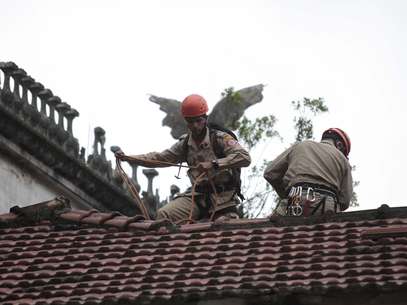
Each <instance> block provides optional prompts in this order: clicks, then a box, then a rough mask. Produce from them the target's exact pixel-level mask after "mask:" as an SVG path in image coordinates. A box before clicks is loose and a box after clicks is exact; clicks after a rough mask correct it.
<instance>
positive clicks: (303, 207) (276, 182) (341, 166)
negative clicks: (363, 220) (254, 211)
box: [264, 128, 353, 216]
mask: <svg viewBox="0 0 407 305" xmlns="http://www.w3.org/2000/svg"><path fill="white" fill-rule="evenodd" d="M350 148H351V142H350V139H349V137H348V135H347V134H346V133H345V132H344V131H343V130H341V129H339V128H330V129H327V130H326V131H325V132H324V133H323V134H322V139H321V142H319V143H318V142H315V141H303V142H299V143H296V144H294V145H293V146H291V147H290V148H288V149H287V150H286V151H284V152H283V153H282V154H280V155H279V156H278V157H277V158H276V159H275V160H274V161H272V162H270V164H269V165H268V166H267V168H266V170H265V172H264V178H265V179H266V180H267V181H268V182H269V183H270V184H271V185H272V186H273V188H274V189H275V191H276V192H277V194H278V195H279V197H280V199H281V202H280V204H279V205H278V206H277V208H276V209H275V213H274V214H276V215H289V216H310V215H314V214H323V213H325V212H328V211H332V212H339V211H344V210H346V209H347V208H348V207H349V203H350V200H351V197H352V193H353V186H352V185H353V184H352V174H351V166H350V164H349V161H348V155H349V152H350Z"/></svg>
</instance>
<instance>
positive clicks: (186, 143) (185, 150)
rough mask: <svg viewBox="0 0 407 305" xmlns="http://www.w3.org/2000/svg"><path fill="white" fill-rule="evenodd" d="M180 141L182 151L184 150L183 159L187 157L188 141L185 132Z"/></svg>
mask: <svg viewBox="0 0 407 305" xmlns="http://www.w3.org/2000/svg"><path fill="white" fill-rule="evenodd" d="M182 141H184V142H183V143H182V151H183V152H184V156H185V160H186V159H187V156H188V141H189V134H187V135H186V136H185V137H184V138H183V139H182Z"/></svg>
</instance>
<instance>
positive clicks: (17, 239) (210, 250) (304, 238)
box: [0, 209, 407, 305]
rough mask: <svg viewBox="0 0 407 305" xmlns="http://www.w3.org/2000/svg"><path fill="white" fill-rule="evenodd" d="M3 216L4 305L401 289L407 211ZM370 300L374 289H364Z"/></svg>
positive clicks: (0, 296) (0, 288)
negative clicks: (230, 216) (169, 217)
mask: <svg viewBox="0 0 407 305" xmlns="http://www.w3.org/2000/svg"><path fill="white" fill-rule="evenodd" d="M46 216H47V218H45V219H41V220H39V224H37V225H34V224H32V223H31V222H30V221H29V220H27V219H26V221H27V222H28V225H25V224H24V219H21V217H27V216H26V215H24V216H19V215H11V214H6V215H0V228H1V229H0V304H32V305H34V304H35V305H39V304H76V303H77V304H91V303H95V304H102V303H103V304H106V303H113V304H119V303H120V302H125V301H126V300H127V301H131V302H137V303H139V302H147V303H148V302H158V301H163V302H164V301H166V300H168V302H169V303H171V302H173V301H174V300H190V299H194V298H224V297H242V296H250V295H256V294H257V295H259V294H260V295H287V294H292V293H307V294H310V293H318V294H329V293H331V292H332V291H336V292H341V291H342V292H344V291H348V290H350V289H353V290H355V291H359V292H360V291H363V289H366V291H368V290H369V289H374V290H377V289H379V290H380V289H382V290H383V291H393V290H397V291H398V290H400V291H404V290H403V289H405V288H406V286H407V251H406V250H407V236H405V235H404V232H405V228H406V227H407V209H385V210H384V212H383V210H380V209H379V210H378V211H376V210H375V211H367V212H366V211H363V212H359V213H345V214H343V215H336V216H334V217H327V218H322V219H318V218H315V219H312V220H310V219H302V220H300V219H281V220H280V219H272V220H271V221H270V220H268V219H256V220H253V221H252V220H238V221H233V222H228V223H197V224H191V225H185V226H175V225H173V224H171V223H169V222H167V221H161V222H160V221H159V222H157V221H143V220H142V219H140V218H139V217H133V218H130V217H126V216H123V215H119V214H115V213H98V212H95V211H91V212H89V211H64V212H63V213H60V214H58V215H55V214H53V213H46ZM369 291H370V290H369Z"/></svg>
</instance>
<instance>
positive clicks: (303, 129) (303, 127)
mask: <svg viewBox="0 0 407 305" xmlns="http://www.w3.org/2000/svg"><path fill="white" fill-rule="evenodd" d="M291 104H292V106H293V108H294V110H295V111H296V112H297V113H298V114H297V115H295V116H294V119H293V120H294V128H295V130H296V132H297V136H296V137H295V141H297V142H300V141H304V140H311V139H314V125H313V122H312V119H311V118H310V116H311V115H312V116H314V117H315V116H317V115H319V114H322V113H325V112H328V107H327V106H326V105H325V101H324V99H323V98H321V97H319V98H317V99H309V98H306V97H304V99H303V100H302V101H292V102H291Z"/></svg>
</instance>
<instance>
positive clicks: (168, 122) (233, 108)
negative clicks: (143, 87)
mask: <svg viewBox="0 0 407 305" xmlns="http://www.w3.org/2000/svg"><path fill="white" fill-rule="evenodd" d="M263 88H264V85H262V84H260V85H256V86H252V87H247V88H244V89H241V90H238V91H236V92H233V93H231V94H228V93H227V94H225V95H224V96H223V98H222V99H221V100H220V101H219V102H217V103H216V105H215V107H213V109H212V111H211V113H210V114H209V118H208V121H209V122H210V123H215V124H218V125H221V126H225V127H228V128H230V129H234V126H236V122H237V121H238V120H239V119H240V118H241V117H242V116H243V113H244V111H245V110H246V109H247V108H249V107H250V106H252V105H254V104H257V103H259V102H261V100H262V99H263V94H262V92H263ZM149 100H150V101H151V102H153V103H156V104H158V105H160V110H162V111H164V112H165V113H166V114H167V115H166V116H165V117H164V119H163V122H162V124H163V126H169V127H170V128H171V135H172V137H173V138H175V139H178V138H179V137H180V136H182V135H183V134H185V133H187V131H188V129H187V125H186V123H185V121H184V119H183V117H182V115H181V112H180V109H181V102H179V101H177V100H173V99H168V98H164V97H158V96H155V95H151V96H150V98H149Z"/></svg>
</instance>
